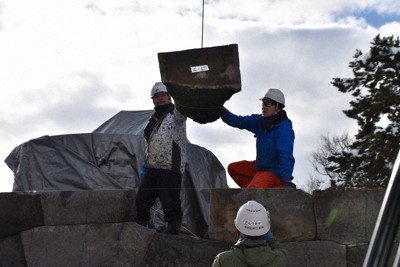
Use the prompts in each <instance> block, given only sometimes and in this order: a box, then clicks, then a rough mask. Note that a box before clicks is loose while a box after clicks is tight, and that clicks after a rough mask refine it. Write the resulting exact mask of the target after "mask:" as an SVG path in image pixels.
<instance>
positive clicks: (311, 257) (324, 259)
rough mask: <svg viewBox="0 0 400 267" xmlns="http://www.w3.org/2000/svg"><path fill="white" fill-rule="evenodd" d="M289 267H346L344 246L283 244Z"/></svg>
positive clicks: (308, 242)
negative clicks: (287, 255)
mask: <svg viewBox="0 0 400 267" xmlns="http://www.w3.org/2000/svg"><path fill="white" fill-rule="evenodd" d="M281 246H282V247H283V248H284V249H286V250H287V251H288V254H289V267H303V266H304V267H320V266H324V267H347V265H346V246H345V245H341V244H338V243H335V242H331V241H318V240H316V241H301V242H285V243H281Z"/></svg>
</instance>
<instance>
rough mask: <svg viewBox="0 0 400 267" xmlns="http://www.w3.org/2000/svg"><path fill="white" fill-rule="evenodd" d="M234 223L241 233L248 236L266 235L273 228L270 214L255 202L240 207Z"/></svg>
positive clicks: (251, 201)
mask: <svg viewBox="0 0 400 267" xmlns="http://www.w3.org/2000/svg"><path fill="white" fill-rule="evenodd" d="M234 222H235V226H236V228H237V229H238V230H239V232H241V233H242V234H245V235H248V236H262V235H265V234H266V233H268V231H269V229H270V228H271V222H270V218H269V212H268V211H267V210H266V209H265V208H264V206H263V205H261V204H260V203H258V202H257V201H254V200H250V201H248V202H247V203H246V204H244V205H242V206H241V207H240V209H239V210H238V212H237V215H236V219H235V221H234Z"/></svg>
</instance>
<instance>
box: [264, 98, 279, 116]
mask: <svg viewBox="0 0 400 267" xmlns="http://www.w3.org/2000/svg"><path fill="white" fill-rule="evenodd" d="M261 110H262V115H263V116H264V117H271V116H273V115H275V114H276V112H277V111H278V108H277V105H276V103H274V102H273V101H270V100H269V99H266V100H263V102H262V107H261Z"/></svg>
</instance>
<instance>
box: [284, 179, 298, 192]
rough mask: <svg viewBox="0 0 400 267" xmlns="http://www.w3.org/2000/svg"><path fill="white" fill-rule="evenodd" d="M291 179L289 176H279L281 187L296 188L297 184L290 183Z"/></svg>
mask: <svg viewBox="0 0 400 267" xmlns="http://www.w3.org/2000/svg"><path fill="white" fill-rule="evenodd" d="M292 179H293V177H290V178H281V181H282V187H283V188H294V189H296V188H297V186H296V185H295V184H294V183H292Z"/></svg>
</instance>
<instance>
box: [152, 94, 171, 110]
mask: <svg viewBox="0 0 400 267" xmlns="http://www.w3.org/2000/svg"><path fill="white" fill-rule="evenodd" d="M170 102H171V101H170V100H169V96H168V93H166V92H160V93H157V94H155V95H154V96H153V104H154V106H156V107H158V106H163V105H167V104H169V103H170Z"/></svg>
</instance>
